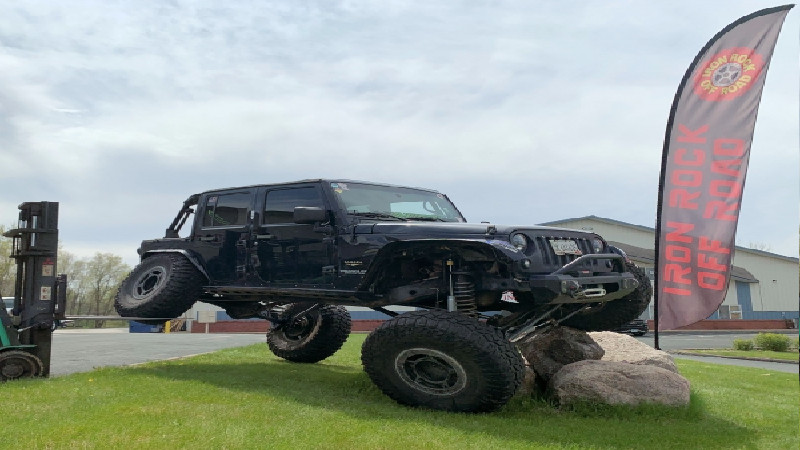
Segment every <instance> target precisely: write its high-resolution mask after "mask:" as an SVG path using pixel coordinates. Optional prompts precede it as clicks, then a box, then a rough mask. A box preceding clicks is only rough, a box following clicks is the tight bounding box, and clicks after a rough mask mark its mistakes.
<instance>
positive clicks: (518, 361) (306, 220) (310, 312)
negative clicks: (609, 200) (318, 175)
mask: <svg viewBox="0 0 800 450" xmlns="http://www.w3.org/2000/svg"><path fill="white" fill-rule="evenodd" d="M195 210H196V214H195V217H194V223H193V225H192V226H191V231H190V232H189V235H188V237H180V236H179V234H178V233H179V231H180V229H181V228H182V226H183V225H184V224H185V223H186V222H187V220H188V218H189V216H190V215H191V214H192V213H195ZM139 254H140V256H141V263H140V264H139V265H138V266H136V267H135V268H134V270H133V271H132V272H131V274H130V275H129V276H128V277H127V279H126V280H125V281H124V282H123V283H122V285H121V287H120V290H119V293H118V294H117V297H116V301H115V305H116V308H117V311H118V312H119V313H120V314H121V315H122V316H126V317H147V318H173V317H177V316H179V315H180V314H182V313H183V312H185V311H186V310H188V309H189V308H190V307H191V306H192V304H193V303H194V302H195V301H198V300H199V301H203V302H206V303H211V304H213V305H217V306H219V307H221V308H224V309H225V311H227V313H228V314H229V315H230V316H231V317H233V318H263V319H266V320H269V321H270V322H271V324H272V326H271V327H270V330H269V333H268V334H267V342H268V344H269V348H270V349H271V350H272V351H273V352H274V354H276V355H277V356H279V357H281V358H285V359H287V360H289V361H295V362H305V363H313V362H317V361H320V360H322V359H325V358H327V357H329V356H331V355H332V354H333V353H335V352H336V351H337V350H338V349H339V348H340V347H341V346H342V344H343V343H344V342H345V340H346V339H347V337H348V335H349V333H350V316H349V314H348V312H347V310H346V309H345V307H344V306H362V307H369V308H372V309H374V310H375V311H379V312H382V313H384V314H386V315H388V316H391V319H389V320H387V321H386V322H384V323H383V325H381V326H380V327H379V328H378V329H376V330H375V331H374V332H372V333H371V334H370V335H369V336H368V337H367V339H366V341H365V342H364V346H363V349H362V363H363V365H364V369H365V371H366V372H367V374H368V375H369V377H370V378H371V379H372V380H373V382H375V384H376V385H377V386H378V387H379V388H380V389H381V390H382V391H383V392H384V393H386V394H387V395H388V396H389V397H391V398H393V399H394V400H396V401H398V402H400V403H402V404H406V405H412V406H423V407H428V408H434V409H443V410H450V411H491V410H495V409H497V408H499V407H501V406H502V405H504V404H505V403H506V402H507V401H508V399H509V398H510V397H511V396H512V395H513V394H514V392H515V391H516V389H517V388H518V387H519V385H520V383H521V381H522V378H523V376H524V366H523V360H522V357H521V355H520V354H519V352H518V351H517V349H516V347H515V345H514V342H515V341H517V340H519V339H520V338H522V337H524V336H525V335H527V334H528V333H531V332H533V331H534V330H541V329H542V328H544V327H549V326H553V325H556V324H561V325H565V326H570V327H575V328H579V329H583V330H612V329H615V328H617V327H619V326H621V325H623V324H625V323H628V322H629V321H631V320H632V319H634V318H636V317H637V316H639V314H640V313H641V312H642V311H643V310H644V308H645V307H647V304H648V303H649V301H650V294H651V288H650V283H649V282H648V281H647V278H646V276H645V274H644V272H643V271H642V270H640V269H639V268H637V267H635V266H634V265H633V264H631V263H630V262H629V261H628V260H627V258H626V256H625V254H624V253H623V252H622V251H620V250H618V249H616V248H614V247H611V246H609V245H608V244H607V243H606V242H605V241H604V240H603V239H602V238H601V237H600V236H598V235H596V234H593V233H586V232H581V231H574V230H566V229H559V228H549V227H540V226H500V225H493V224H488V223H479V224H475V223H466V220H465V219H464V217H463V216H462V215H461V213H460V212H459V211H458V209H457V208H456V207H455V205H453V203H451V202H450V200H449V199H448V198H447V196H445V195H444V194H441V193H439V192H436V191H432V190H428V189H419V188H408V187H401V186H391V185H385V184H377V183H365V182H357V181H344V180H342V181H339V180H304V181H298V182H293V183H282V184H272V185H259V186H245V187H239V188H229V189H217V190H213V191H208V192H203V193H201V194H195V195H192V196H191V197H189V199H187V200H186V201H185V202H184V204H183V208H182V209H181V211H180V212H179V214H178V215H177V217H175V220H174V221H173V222H172V224H171V225H170V226H169V228H167V230H166V235H165V236H164V238H163V239H154V240H147V241H144V242H142V246H141V248H139ZM387 305H403V306H411V307H415V308H417V310H415V311H412V312H407V313H404V314H397V313H396V312H393V311H391V310H388V309H386V308H384V307H385V306H387Z"/></svg>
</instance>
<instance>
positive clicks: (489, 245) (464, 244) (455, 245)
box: [357, 239, 521, 291]
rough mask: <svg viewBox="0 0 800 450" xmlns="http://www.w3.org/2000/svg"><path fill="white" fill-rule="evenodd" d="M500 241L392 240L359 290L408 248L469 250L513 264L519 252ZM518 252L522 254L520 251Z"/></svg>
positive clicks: (370, 268)
mask: <svg viewBox="0 0 800 450" xmlns="http://www.w3.org/2000/svg"><path fill="white" fill-rule="evenodd" d="M498 242H502V241H493V240H491V241H490V240H485V239H415V240H407V241H394V242H390V243H388V244H386V245H384V246H383V247H381V249H380V250H378V252H377V253H376V255H375V257H374V258H373V259H372V261H371V262H370V265H369V268H368V269H367V272H366V273H365V274H364V278H362V280H361V283H360V284H359V286H358V288H357V290H359V291H361V290H368V289H369V286H370V285H372V284H374V283H375V281H376V278H377V277H378V276H379V275H380V271H381V269H382V267H383V266H385V265H386V264H387V263H389V262H391V261H392V260H393V259H394V256H395V255H396V254H397V253H398V252H401V251H403V250H406V249H412V248H420V247H423V248H425V247H427V248H428V249H429V251H431V252H452V253H454V254H455V253H459V251H467V250H468V251H473V252H477V253H482V254H484V255H486V256H487V257H488V258H491V259H493V260H496V261H499V262H502V263H504V264H512V263H513V261H514V258H513V257H512V255H513V254H514V253H515V252H517V251H516V249H515V248H514V247H513V246H512V245H510V244H509V243H507V242H506V243H505V245H501V244H498ZM517 254H518V255H521V254H520V253H519V252H517Z"/></svg>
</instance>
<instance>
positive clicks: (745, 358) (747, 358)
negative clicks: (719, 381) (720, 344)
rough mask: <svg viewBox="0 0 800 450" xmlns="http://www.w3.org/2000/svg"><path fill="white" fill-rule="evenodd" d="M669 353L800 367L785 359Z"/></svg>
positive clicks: (672, 351)
mask: <svg viewBox="0 0 800 450" xmlns="http://www.w3.org/2000/svg"><path fill="white" fill-rule="evenodd" d="M667 353H669V354H671V355H688V356H701V357H707V358H725V359H743V360H745V361H761V362H774V363H782V364H794V365H800V362H798V361H788V360H785V359H771V358H751V357H746V356H723V355H710V354H708V353H694V352H687V351H683V350H670V351H668V352H667Z"/></svg>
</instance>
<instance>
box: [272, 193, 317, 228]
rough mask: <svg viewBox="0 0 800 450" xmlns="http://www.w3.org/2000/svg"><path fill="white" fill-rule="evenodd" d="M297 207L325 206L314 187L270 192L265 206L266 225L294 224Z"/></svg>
mask: <svg viewBox="0 0 800 450" xmlns="http://www.w3.org/2000/svg"><path fill="white" fill-rule="evenodd" d="M297 206H311V207H319V208H323V207H324V204H323V203H322V196H321V195H320V193H319V191H318V190H317V188H315V187H313V186H309V187H300V188H290V189H276V190H273V191H269V192H267V199H266V203H265V205H264V223H267V224H273V223H294V208H295V207H297Z"/></svg>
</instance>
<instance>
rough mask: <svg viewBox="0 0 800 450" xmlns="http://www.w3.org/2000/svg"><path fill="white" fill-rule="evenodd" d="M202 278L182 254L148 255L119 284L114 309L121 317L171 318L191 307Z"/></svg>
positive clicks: (198, 291) (198, 293)
mask: <svg viewBox="0 0 800 450" xmlns="http://www.w3.org/2000/svg"><path fill="white" fill-rule="evenodd" d="M204 279H205V278H204V277H203V275H202V274H201V273H200V271H198V270H197V268H196V267H195V266H194V265H193V264H192V263H191V262H190V261H189V260H188V259H186V258H185V257H183V256H182V255H179V254H172V253H168V254H162V255H156V256H151V257H149V258H147V259H145V260H144V261H142V262H141V263H139V265H137V266H136V267H134V268H133V271H131V273H130V274H129V275H128V277H127V278H125V280H124V281H123V282H122V284H121V285H120V288H119V291H117V296H116V298H115V299H114V307H115V308H116V309H117V312H118V313H119V315H121V316H122V317H153V318H165V319H169V318H175V317H178V316H180V315H181V314H183V313H184V312H186V311H187V310H188V309H189V308H191V307H192V305H193V304H194V302H195V301H196V300H197V298H198V297H199V296H200V292H201V290H202V287H203V282H204Z"/></svg>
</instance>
